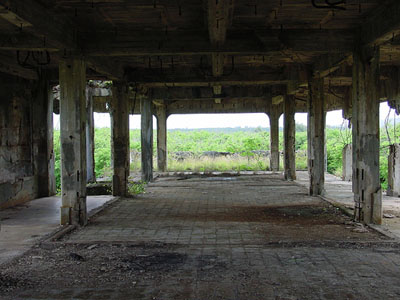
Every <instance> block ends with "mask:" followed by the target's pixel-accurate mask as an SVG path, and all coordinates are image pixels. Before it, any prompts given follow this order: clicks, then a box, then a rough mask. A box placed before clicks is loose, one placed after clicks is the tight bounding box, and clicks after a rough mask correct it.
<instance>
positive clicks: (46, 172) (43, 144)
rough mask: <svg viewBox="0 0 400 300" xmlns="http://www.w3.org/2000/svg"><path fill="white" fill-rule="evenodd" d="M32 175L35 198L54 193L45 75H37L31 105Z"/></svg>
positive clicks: (50, 109)
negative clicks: (35, 186) (35, 184)
mask: <svg viewBox="0 0 400 300" xmlns="http://www.w3.org/2000/svg"><path fill="white" fill-rule="evenodd" d="M32 145H33V174H34V175H35V176H36V178H37V184H38V190H37V196H38V197H39V198H40V197H48V196H51V195H54V194H55V193H56V182H55V176H54V149H53V97H52V91H51V88H50V84H49V81H48V79H47V77H46V73H45V72H44V71H42V72H41V73H40V75H39V81H38V86H37V89H36V93H35V97H34V100H33V105H32Z"/></svg>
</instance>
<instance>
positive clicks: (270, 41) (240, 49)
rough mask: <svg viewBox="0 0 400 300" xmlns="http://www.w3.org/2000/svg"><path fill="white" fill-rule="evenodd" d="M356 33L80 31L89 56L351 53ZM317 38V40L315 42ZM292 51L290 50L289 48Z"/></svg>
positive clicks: (334, 31)
mask: <svg viewBox="0 0 400 300" xmlns="http://www.w3.org/2000/svg"><path fill="white" fill-rule="evenodd" d="M353 37H354V35H353V32H352V31H349V30H329V29H326V30H325V29H322V30H314V29H309V30H305V29H290V30H285V31H283V32H282V31H280V30H276V29H270V30H264V31H262V32H261V31H254V30H233V29H232V30H227V34H226V38H225V41H224V43H223V44H221V43H218V44H212V43H211V42H210V41H209V39H208V38H207V33H206V32H204V31H201V30H200V31H199V30H197V31H194V30H188V31H183V30H177V31H171V32H168V34H166V33H165V32H164V31H143V32H122V33H121V32H119V33H118V34H117V35H116V34H115V32H96V33H94V32H89V33H81V34H80V37H79V41H80V43H79V44H80V46H81V48H82V49H83V52H84V53H85V55H87V56H114V57H123V56H169V55H182V56H184V55H212V54H213V53H221V54H224V55H268V54H271V53H279V54H280V55H282V51H286V52H285V53H283V54H286V55H289V56H290V55H294V54H291V53H292V52H290V51H294V52H307V53H308V52H310V53H316V54H318V53H341V54H343V53H351V51H352V49H353V48H354V47H353V45H354V43H353ZM315 41H318V43H316V42H315ZM289 50H290V51H289ZM294 58H295V57H294Z"/></svg>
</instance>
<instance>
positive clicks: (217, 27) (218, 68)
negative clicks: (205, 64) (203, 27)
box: [207, 0, 233, 77]
mask: <svg viewBox="0 0 400 300" xmlns="http://www.w3.org/2000/svg"><path fill="white" fill-rule="evenodd" d="M232 18H233V0H217V1H216V0H207V23H208V33H209V37H210V42H211V45H212V46H213V47H215V48H217V49H219V47H221V46H223V45H224V44H225V40H226V32H227V30H228V27H230V25H231V24H232ZM224 59H225V57H224V54H222V53H213V54H211V64H212V73H213V76H214V77H220V76H222V75H223V74H224Z"/></svg>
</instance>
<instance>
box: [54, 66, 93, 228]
mask: <svg viewBox="0 0 400 300" xmlns="http://www.w3.org/2000/svg"><path fill="white" fill-rule="evenodd" d="M59 80H60V97H61V101H60V122H61V123H60V127H61V199H62V206H61V224H63V225H64V224H74V225H75V224H79V225H85V224H86V222H87V213H86V134H85V130H86V96H85V88H86V64H85V62H84V60H83V59H82V58H67V59H63V60H61V61H60V76H59Z"/></svg>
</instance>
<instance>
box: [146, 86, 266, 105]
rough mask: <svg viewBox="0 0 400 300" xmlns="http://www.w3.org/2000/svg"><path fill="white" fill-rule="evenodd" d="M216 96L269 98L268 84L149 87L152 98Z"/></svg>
mask: <svg viewBox="0 0 400 300" xmlns="http://www.w3.org/2000/svg"><path fill="white" fill-rule="evenodd" d="M216 90H218V92H217V93H216ZM215 95H218V98H230V99H233V98H242V99H248V98H266V97H269V98H271V96H270V95H271V88H270V87H268V86H241V87H238V86H224V87H221V86H214V87H170V88H166V87H163V88H153V89H151V98H152V99H153V100H188V101H190V100H194V99H199V100H201V99H214V98H215Z"/></svg>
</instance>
